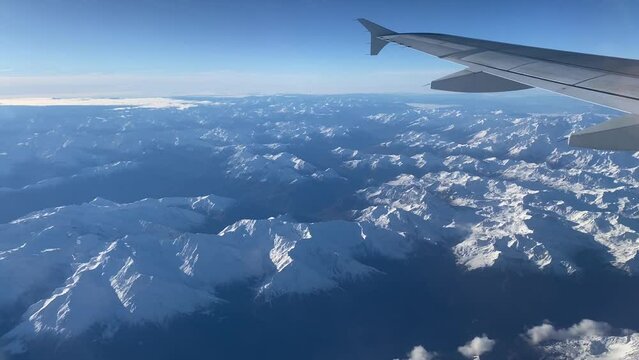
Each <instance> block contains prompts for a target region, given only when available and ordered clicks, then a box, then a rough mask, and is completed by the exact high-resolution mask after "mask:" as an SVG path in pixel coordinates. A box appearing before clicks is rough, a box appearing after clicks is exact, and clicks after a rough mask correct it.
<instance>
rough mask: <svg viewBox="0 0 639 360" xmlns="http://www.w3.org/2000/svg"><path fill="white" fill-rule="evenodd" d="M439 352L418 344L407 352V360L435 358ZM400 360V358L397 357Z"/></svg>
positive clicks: (431, 359)
mask: <svg viewBox="0 0 639 360" xmlns="http://www.w3.org/2000/svg"><path fill="white" fill-rule="evenodd" d="M436 355H437V354H436V353H434V352H430V351H428V350H426V349H425V348H424V347H423V346H421V345H418V346H415V347H414V348H413V350H411V352H409V353H408V354H407V356H408V358H407V359H406V360H433V359H435V356H436ZM395 360H399V359H395Z"/></svg>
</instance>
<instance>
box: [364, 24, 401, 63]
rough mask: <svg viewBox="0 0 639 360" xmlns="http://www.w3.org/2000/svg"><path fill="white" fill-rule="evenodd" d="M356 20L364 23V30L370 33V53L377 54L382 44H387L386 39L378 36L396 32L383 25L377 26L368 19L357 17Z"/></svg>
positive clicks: (382, 46)
mask: <svg viewBox="0 0 639 360" xmlns="http://www.w3.org/2000/svg"><path fill="white" fill-rule="evenodd" d="M357 20H358V21H359V22H360V23H362V25H364V27H365V28H366V30H368V31H370V33H371V55H377V54H379V52H380V51H382V49H383V48H384V46H386V44H388V41H386V40H382V39H380V38H379V37H380V36H386V35H395V34H397V33H396V32H394V31H392V30H388V29H387V28H385V27H383V26H379V25H377V24H375V23H374V22H372V21H368V20H366V19H357Z"/></svg>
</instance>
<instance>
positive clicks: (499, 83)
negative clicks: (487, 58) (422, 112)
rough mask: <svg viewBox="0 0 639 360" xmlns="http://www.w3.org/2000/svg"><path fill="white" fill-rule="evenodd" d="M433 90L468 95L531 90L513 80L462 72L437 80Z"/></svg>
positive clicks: (468, 71) (483, 73)
mask: <svg viewBox="0 0 639 360" xmlns="http://www.w3.org/2000/svg"><path fill="white" fill-rule="evenodd" d="M430 87H431V89H435V90H444V91H457V92H466V93H486V92H502V91H515V90H524V89H530V88H531V87H530V86H528V85H524V84H521V83H518V82H515V81H512V80H508V79H504V78H501V77H499V76H495V75H491V74H488V73H485V72H482V71H471V70H462V71H459V72H456V73H454V74H450V75H448V76H445V77H443V78H440V79H437V80H435V81H433V82H432V83H431V84H430Z"/></svg>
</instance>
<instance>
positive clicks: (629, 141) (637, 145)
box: [568, 115, 639, 151]
mask: <svg viewBox="0 0 639 360" xmlns="http://www.w3.org/2000/svg"><path fill="white" fill-rule="evenodd" d="M568 145H570V146H576V147H583V148H589V149H597V150H622V151H637V150H639V117H638V116H637V115H629V116H625V117H622V118H617V119H613V120H609V121H606V122H605V123H602V124H599V125H595V126H592V127H589V128H587V129H585V130H582V131H578V132H576V133H574V134H571V135H570V137H569V138H568Z"/></svg>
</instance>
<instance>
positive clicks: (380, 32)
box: [359, 19, 639, 151]
mask: <svg viewBox="0 0 639 360" xmlns="http://www.w3.org/2000/svg"><path fill="white" fill-rule="evenodd" d="M359 21H360V22H361V23H362V25H364V27H366V29H368V31H370V33H371V55H377V54H378V53H379V52H380V51H381V50H382V48H383V47H384V46H385V45H387V44H388V43H391V42H392V43H396V44H400V45H404V46H407V47H410V48H414V49H416V50H419V51H422V52H425V53H427V54H430V55H434V56H437V57H439V58H441V59H444V60H448V61H452V62H455V63H458V64H461V65H464V66H466V69H465V70H462V71H459V72H457V73H454V74H451V75H448V76H446V77H443V78H441V79H437V80H435V81H433V82H432V83H431V88H432V89H436V90H446V91H457V92H500V91H514V90H522V89H528V88H532V87H536V88H541V89H545V90H549V91H552V92H556V93H559V94H563V95H567V96H571V97H574V98H577V99H581V100H584V101H588V102H592V103H595V104H600V105H603V106H607V107H610V108H614V109H618V110H621V111H623V112H627V113H630V115H628V116H624V117H622V118H619V119H613V120H610V121H608V122H605V123H603V124H600V125H597V126H593V127H591V128H588V129H585V130H583V131H580V132H577V133H574V134H571V135H570V137H569V140H568V143H569V144H570V145H571V146H578V147H586V148H592V149H600V150H629V151H637V150H639V115H637V114H639V60H633V59H623V58H616V57H609V56H599V55H590V54H581V53H575V52H568V51H560V50H551V49H543V48H537V47H530V46H522V45H514V44H507V43H501V42H495V41H487V40H479V39H472V38H466V37H461V36H454V35H445V34H433V33H396V32H394V31H391V30H389V29H386V28H384V27H382V26H379V25H377V24H375V23H373V22H371V21H368V20H366V19H359Z"/></svg>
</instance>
